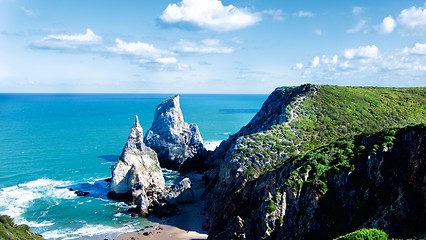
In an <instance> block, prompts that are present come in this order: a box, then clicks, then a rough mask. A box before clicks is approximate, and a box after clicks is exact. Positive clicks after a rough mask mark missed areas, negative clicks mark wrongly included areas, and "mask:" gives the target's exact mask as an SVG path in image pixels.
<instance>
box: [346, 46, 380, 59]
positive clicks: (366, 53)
mask: <svg viewBox="0 0 426 240" xmlns="http://www.w3.org/2000/svg"><path fill="white" fill-rule="evenodd" d="M378 55H379V48H378V47H377V46H376V45H368V46H361V47H358V48H348V49H345V51H344V52H343V56H344V57H345V58H347V59H352V58H376V57H377V56H378Z"/></svg>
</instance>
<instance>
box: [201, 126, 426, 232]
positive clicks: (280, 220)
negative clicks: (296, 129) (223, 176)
mask: <svg viewBox="0 0 426 240" xmlns="http://www.w3.org/2000/svg"><path fill="white" fill-rule="evenodd" d="M350 143H352V141H349V142H338V143H336V144H331V145H330V146H327V147H323V148H321V149H318V150H315V151H313V152H312V153H310V154H307V155H306V156H304V157H300V159H298V161H292V162H293V164H285V165H283V166H282V167H280V168H278V169H277V170H275V171H272V172H269V173H266V174H263V175H262V176H260V177H259V178H258V179H256V180H254V181H251V182H247V183H245V184H244V187H242V188H240V189H239V190H238V191H234V192H233V193H232V195H231V198H225V199H222V201H223V200H225V201H223V202H222V203H221V204H220V206H221V207H222V208H223V210H222V211H217V212H216V213H219V215H216V216H215V218H211V216H209V221H208V222H207V224H206V227H207V228H209V229H210V232H209V238H210V239H332V238H334V237H337V236H339V235H342V234H345V233H348V232H351V231H354V230H356V229H360V228H378V229H382V230H384V231H385V232H386V233H388V235H389V237H394V238H412V237H420V236H424V235H425V233H426V223H425V221H424V219H425V218H426V206H425V204H424V203H425V202H426V187H425V179H426V162H425V159H426V127H425V125H419V126H415V127H407V128H403V129H401V130H399V131H397V132H396V133H395V134H391V135H389V134H387V135H386V134H383V133H379V134H376V135H372V136H370V137H359V138H356V140H354V141H353V144H354V145H351V144H350ZM352 150H353V151H352ZM327 156H328V157H329V159H327V160H325V157H327ZM342 159H345V160H342ZM234 180H236V178H234ZM234 190H235V189H234ZM210 213H211V212H210Z"/></svg>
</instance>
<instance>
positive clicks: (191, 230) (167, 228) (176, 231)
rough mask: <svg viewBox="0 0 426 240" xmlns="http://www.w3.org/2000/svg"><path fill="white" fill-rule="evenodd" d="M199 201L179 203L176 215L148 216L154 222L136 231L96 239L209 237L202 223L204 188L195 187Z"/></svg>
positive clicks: (130, 239) (163, 239)
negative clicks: (164, 216)
mask: <svg viewBox="0 0 426 240" xmlns="http://www.w3.org/2000/svg"><path fill="white" fill-rule="evenodd" d="M194 190H195V195H196V199H197V201H196V202H194V203H191V204H184V205H179V206H178V208H177V212H176V214H175V215H173V216H171V217H167V218H156V217H150V218H148V219H149V221H151V222H152V224H151V225H150V226H148V227H145V228H143V229H139V230H137V231H134V232H127V233H121V234H115V235H113V236H111V235H110V236H98V238H96V239H103V240H105V239H108V240H139V239H159V240H166V239H167V240H169V239H177V240H187V239H188V240H189V239H207V232H206V231H203V230H202V228H201V225H202V224H203V222H204V204H205V202H204V201H201V200H199V196H200V195H201V193H202V191H203V190H204V189H202V188H198V189H194Z"/></svg>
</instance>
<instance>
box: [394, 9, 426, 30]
mask: <svg viewBox="0 0 426 240" xmlns="http://www.w3.org/2000/svg"><path fill="white" fill-rule="evenodd" d="M398 23H400V24H401V25H402V26H404V27H405V28H407V29H410V30H414V29H422V30H425V29H426V4H425V7H414V6H413V7H410V8H407V9H404V10H402V11H401V13H400V14H399V16H398Z"/></svg>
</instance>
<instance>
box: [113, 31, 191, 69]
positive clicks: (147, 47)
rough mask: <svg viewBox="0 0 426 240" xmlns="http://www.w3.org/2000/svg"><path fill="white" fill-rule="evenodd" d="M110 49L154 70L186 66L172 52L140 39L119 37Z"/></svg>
mask: <svg viewBox="0 0 426 240" xmlns="http://www.w3.org/2000/svg"><path fill="white" fill-rule="evenodd" d="M108 51H109V52H110V53H114V54H117V55H122V56H126V57H129V58H130V60H132V62H134V63H137V64H140V65H142V66H146V67H148V68H151V69H154V70H163V69H164V67H166V66H169V67H170V66H173V67H174V69H181V67H182V66H185V65H183V64H178V60H177V59H176V57H175V56H173V55H174V54H173V53H172V52H169V51H165V50H161V49H158V48H156V47H155V46H154V45H153V44H149V43H144V42H140V41H137V42H125V41H123V40H121V39H119V38H117V39H115V46H113V47H109V48H108Z"/></svg>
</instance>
